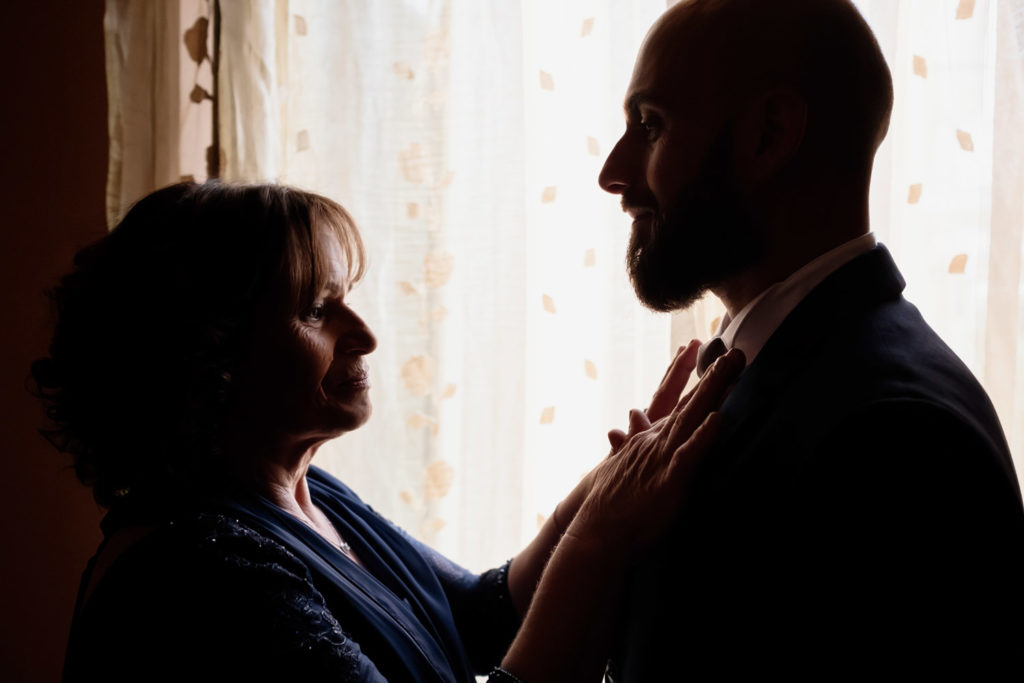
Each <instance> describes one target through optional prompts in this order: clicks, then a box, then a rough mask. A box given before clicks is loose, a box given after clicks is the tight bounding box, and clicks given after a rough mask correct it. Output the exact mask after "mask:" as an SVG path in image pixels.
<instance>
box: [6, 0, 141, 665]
mask: <svg viewBox="0 0 1024 683" xmlns="http://www.w3.org/2000/svg"><path fill="white" fill-rule="evenodd" d="M103 8H104V3H103V0H32V1H31V2H3V3H0V26H2V27H3V40H2V41H0V55H2V62H0V64H2V67H0V70H2V74H3V75H2V79H3V96H2V98H3V104H2V105H0V112H2V114H0V116H2V118H0V121H2V128H0V159H2V169H3V182H2V183H0V188H2V192H3V202H2V204H0V207H2V209H0V210H2V217H0V297H2V299H0V301H2V306H0V315H2V316H3V322H2V325H0V335H2V336H0V396H2V398H0V449H2V450H0V458H2V460H0V464H2V467H0V501H2V512H0V590H2V591H3V594H2V597H0V618H2V622H0V634H2V636H0V679H3V680H4V681H12V682H13V681H56V680H59V677H60V670H61V666H62V664H63V661H64V645H65V642H66V639H67V632H68V627H69V625H70V620H71V612H72V608H73V606H74V599H75V592H76V590H77V586H78V579H79V577H80V575H81V572H82V569H83V568H84V566H85V563H86V561H87V560H88V558H89V557H90V556H91V555H92V553H93V551H94V550H95V548H96V545H97V543H98V542H99V539H100V533H99V527H98V523H99V520H100V518H101V516H102V514H101V510H100V509H99V508H98V507H97V506H96V505H95V503H93V501H92V497H91V494H90V493H89V492H88V491H87V490H86V489H85V488H83V487H82V486H81V485H79V484H78V482H77V480H75V478H74V475H73V474H72V472H71V471H70V470H69V469H68V467H67V466H68V464H69V461H68V460H67V458H66V457H65V456H63V455H62V454H59V453H57V452H56V451H55V450H53V448H52V447H51V446H50V445H49V444H48V443H47V442H46V441H45V440H44V439H43V438H42V437H41V436H39V434H38V433H37V431H36V429H37V428H38V427H39V426H40V425H41V424H42V419H43V414H42V407H41V405H40V403H39V402H38V401H36V400H35V399H33V398H32V397H31V396H30V395H29V394H28V393H27V392H26V389H25V386H26V377H27V376H28V369H29V365H30V363H31V362H32V360H33V359H34V358H36V357H38V356H40V355H41V354H42V353H43V352H44V351H45V349H46V344H47V339H48V328H49V325H50V313H49V307H48V304H47V301H46V299H45V297H44V294H43V292H44V291H45V290H46V289H47V288H48V287H50V286H51V285H52V284H54V283H55V281H56V280H57V278H58V277H59V276H60V274H61V273H63V272H64V271H65V270H67V269H68V268H69V267H70V265H71V259H72V256H73V255H74V253H75V251H76V250H77V249H78V248H79V247H80V246H82V245H84V244H85V243H87V242H89V241H91V240H92V239H94V238H95V237H97V236H99V235H102V234H103V232H104V231H105V229H106V227H105V210H104V192H105V185H106V173H107V122H106V116H107V103H106V76H105V73H104V57H103ZM141 376H144V369H140V377H141Z"/></svg>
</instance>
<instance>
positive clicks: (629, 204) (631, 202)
mask: <svg viewBox="0 0 1024 683" xmlns="http://www.w3.org/2000/svg"><path fill="white" fill-rule="evenodd" d="M620 204H622V210H623V211H625V212H626V213H629V212H630V211H645V210H646V211H652V212H654V213H657V212H658V200H657V199H655V198H654V194H653V193H651V192H631V191H627V192H623V193H622V201H621V202H620Z"/></svg>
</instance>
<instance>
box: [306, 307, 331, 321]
mask: <svg viewBox="0 0 1024 683" xmlns="http://www.w3.org/2000/svg"><path fill="white" fill-rule="evenodd" d="M325 311H326V309H325V307H324V305H323V304H322V303H316V304H313V305H312V306H310V307H309V310H308V311H306V320H309V321H310V322H317V321H318V320H322V319H323V317H324V312H325Z"/></svg>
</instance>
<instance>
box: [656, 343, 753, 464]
mask: <svg viewBox="0 0 1024 683" xmlns="http://www.w3.org/2000/svg"><path fill="white" fill-rule="evenodd" d="M745 366H746V359H745V358H744V356H743V352H742V351H740V350H739V349H732V350H731V351H729V352H728V353H726V354H724V355H723V356H721V357H720V358H719V359H718V360H716V361H715V363H714V365H712V366H711V368H710V369H709V370H708V371H707V372H706V373H704V376H703V377H702V378H701V381H700V384H699V385H697V388H696V389H695V390H694V391H693V392H692V396H688V397H684V398H687V399H688V400H685V401H684V400H682V399H680V401H679V404H678V405H677V406H676V408H675V410H674V411H673V418H672V428H671V430H670V431H669V433H668V437H667V443H668V444H670V445H671V444H678V443H682V442H684V441H686V440H687V439H689V438H690V435H691V434H693V433H694V432H695V430H696V429H697V427H698V426H700V424H701V423H703V422H704V420H705V418H707V416H708V415H709V414H710V413H711V412H712V411H714V410H717V409H718V407H719V406H720V405H722V401H724V400H725V397H726V395H728V393H729V389H730V388H731V387H732V384H733V382H735V381H736V379H737V378H738V377H739V375H740V373H741V372H742V371H743V368H744V367H745Z"/></svg>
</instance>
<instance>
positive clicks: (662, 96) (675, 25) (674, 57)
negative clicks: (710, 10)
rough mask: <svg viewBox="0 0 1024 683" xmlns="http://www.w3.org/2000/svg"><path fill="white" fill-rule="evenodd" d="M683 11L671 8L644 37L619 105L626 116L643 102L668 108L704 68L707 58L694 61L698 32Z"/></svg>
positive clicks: (706, 65)
mask: <svg viewBox="0 0 1024 683" xmlns="http://www.w3.org/2000/svg"><path fill="white" fill-rule="evenodd" d="M687 4H688V5H689V4H690V3H687ZM685 9H686V8H685V7H684V8H681V9H680V5H675V6H674V7H673V8H672V9H670V10H669V11H668V12H666V13H665V14H663V15H662V16H661V17H660V18H659V19H658V20H657V21H656V22H655V24H654V25H653V26H652V27H651V29H650V31H648V33H647V36H646V37H645V38H644V41H643V43H642V44H641V46H640V51H639V53H638V54H637V58H636V62H635V63H634V64H633V75H632V78H631V79H630V83H629V89H628V91H627V93H626V99H625V102H624V103H623V104H624V107H625V109H626V112H627V113H629V112H630V111H634V110H635V108H636V107H637V106H639V105H641V104H645V103H649V104H652V105H654V106H660V107H663V108H664V107H669V106H670V105H672V104H673V103H674V102H675V101H676V100H677V99H678V97H679V94H680V91H681V90H682V89H684V88H687V87H688V86H690V85H693V84H694V81H696V80H697V79H696V78H695V76H697V75H699V71H698V70H699V69H701V68H703V69H705V70H707V69H708V60H707V59H694V55H695V54H697V53H698V52H699V51H700V46H699V42H700V41H699V38H698V34H699V31H696V30H694V28H695V25H696V22H695V20H694V19H693V18H692V17H691V16H690V14H692V13H689V12H686V11H685Z"/></svg>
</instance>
